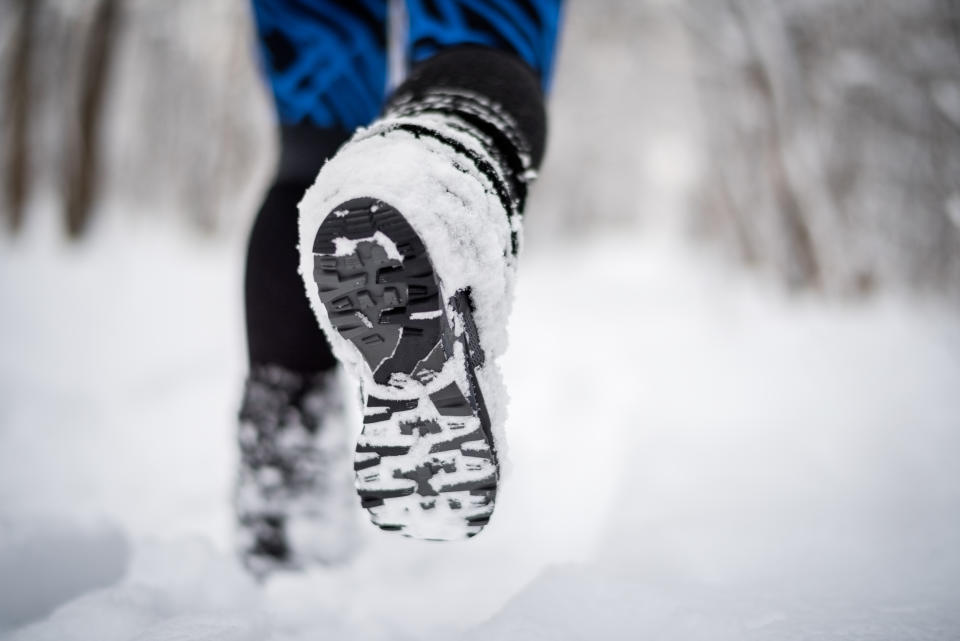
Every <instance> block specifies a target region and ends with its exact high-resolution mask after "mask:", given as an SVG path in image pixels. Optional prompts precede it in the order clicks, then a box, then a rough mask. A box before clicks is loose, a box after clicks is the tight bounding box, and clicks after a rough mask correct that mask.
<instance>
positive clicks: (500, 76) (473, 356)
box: [300, 1, 559, 539]
mask: <svg viewBox="0 0 960 641" xmlns="http://www.w3.org/2000/svg"><path fill="white" fill-rule="evenodd" d="M507 4H511V3H505V2H493V1H491V2H487V3H479V2H466V1H461V2H449V3H426V2H424V3H417V2H412V3H411V5H410V8H411V12H410V15H411V21H412V22H411V28H410V33H411V35H412V36H413V40H412V41H411V42H412V46H411V52H412V53H414V54H415V52H416V47H417V43H418V42H421V43H422V42H426V41H427V40H431V41H438V39H440V38H442V37H446V39H445V40H443V41H442V42H440V43H439V44H438V45H437V46H436V47H435V49H434V50H433V52H432V53H431V54H430V55H429V57H427V58H425V59H424V60H422V61H420V62H418V63H416V64H415V66H414V67H413V69H412V71H411V73H410V75H409V77H408V78H407V79H406V80H405V81H404V82H403V83H402V84H401V85H400V87H398V88H397V90H396V91H395V93H394V95H393V96H392V97H391V98H390V100H389V101H388V105H387V109H386V112H385V114H384V116H382V117H381V118H379V119H378V120H377V121H375V122H374V123H373V124H372V125H371V126H370V127H369V128H366V129H364V130H362V131H359V132H358V133H357V134H356V135H355V136H354V137H353V138H352V139H351V140H350V142H348V143H347V144H346V145H345V146H344V147H343V148H342V149H341V151H340V152H339V153H338V154H337V156H336V157H335V158H333V159H332V160H331V161H330V162H329V163H328V164H327V165H326V166H325V167H324V169H323V170H322V171H321V172H320V175H319V176H318V179H317V182H316V183H315V184H314V186H313V187H311V189H310V190H309V191H308V192H307V194H306V195H305V197H304V200H303V201H302V202H301V204H300V211H301V215H300V248H301V262H300V268H301V274H302V275H303V277H304V279H305V282H306V285H307V291H308V295H309V296H310V298H311V302H312V305H313V308H314V310H315V311H316V312H317V318H318V320H319V322H320V323H321V325H322V326H323V327H324V329H325V330H326V331H327V333H328V336H329V337H330V339H331V341H332V342H333V343H334V346H335V348H336V350H335V351H336V352H337V354H338V356H340V357H341V358H343V359H344V361H345V362H346V363H347V364H348V365H349V366H350V367H351V369H353V370H354V371H355V372H356V373H357V374H358V375H359V377H360V379H361V384H362V387H363V391H364V406H365V409H364V419H363V421H364V426H363V432H362V434H361V436H360V439H359V441H358V443H357V448H356V454H355V463H354V467H355V470H356V477H357V490H358V493H359V495H360V497H361V505H363V506H364V507H365V508H367V509H368V510H369V511H370V513H371V517H372V520H373V521H374V523H375V524H377V525H378V526H380V527H381V528H383V529H385V530H393V531H400V532H401V533H402V534H404V535H406V536H413V537H418V538H426V539H458V538H463V537H469V536H473V535H475V534H476V533H478V532H479V531H480V530H481V529H483V527H484V526H485V525H486V523H487V521H488V519H489V517H490V515H491V513H492V511H493V504H494V500H495V497H496V491H497V482H498V479H499V460H498V444H500V443H502V441H501V436H500V432H501V430H502V427H503V422H504V413H503V409H504V401H505V398H504V394H503V389H502V384H501V383H500V378H499V373H498V371H497V367H496V363H495V360H494V359H495V358H496V356H498V355H499V354H500V353H501V352H502V351H503V349H504V348H505V345H506V317H507V314H508V312H509V307H510V294H511V292H512V289H513V276H514V269H515V266H516V253H517V250H518V246H519V234H520V215H521V212H522V210H523V204H524V200H525V196H526V187H527V184H528V182H529V181H530V179H531V178H532V176H533V174H534V171H535V170H536V168H537V167H538V166H539V163H540V161H541V159H542V156H543V151H544V146H545V139H546V117H545V111H544V105H543V89H542V87H543V85H544V84H545V82H546V75H547V72H548V69H549V66H550V60H549V58H550V57H552V51H551V52H550V55H549V56H547V57H540V58H537V57H536V55H533V54H532V53H531V51H532V49H531V48H530V47H525V50H526V51H527V53H531V57H530V62H528V61H527V59H526V58H525V57H524V56H523V55H520V53H519V52H518V50H517V49H516V48H514V47H512V46H511V45H510V44H509V43H510V42H512V41H513V39H512V38H508V37H506V36H505V35H503V32H505V31H509V29H507V26H506V23H505V24H500V25H498V26H497V28H498V29H501V30H502V31H496V32H494V31H486V32H485V31H484V30H483V29H482V28H481V26H482V25H486V26H488V27H489V26H490V25H491V24H492V22H491V21H490V20H489V19H488V20H487V22H485V23H482V21H480V20H479V19H478V18H477V15H483V16H488V15H493V14H494V13H495V14H496V15H499V16H507V17H510V16H513V17H517V16H519V15H520V14H519V13H516V12H512V13H511V12H508V11H506V9H505V7H506V5H507ZM512 4H514V5H515V7H514V8H516V9H518V10H520V9H522V8H523V7H527V8H529V7H530V6H531V4H530V3H512ZM521 5H523V6H521ZM544 6H546V5H544ZM552 6H553V9H554V11H553V13H551V14H549V15H547V16H541V17H540V20H539V22H538V21H536V20H531V21H527V22H526V23H525V24H527V26H530V25H534V24H539V25H541V26H542V25H556V23H557V21H558V19H557V18H558V15H557V14H558V12H559V8H558V6H557V3H552ZM418 7H419V9H418ZM427 8H429V10H430V11H429V13H430V15H431V17H437V16H441V15H442V17H445V18H447V19H449V20H450V25H451V27H450V29H453V27H454V26H457V25H459V26H461V27H462V26H464V25H467V26H470V27H471V29H467V30H461V34H465V35H462V37H460V38H453V37H452V36H450V34H449V33H447V31H445V30H444V29H442V28H439V27H438V28H437V29H435V33H436V35H435V36H430V37H429V38H427V37H426V36H424V37H423V39H419V40H418V38H420V36H418V34H422V33H426V31H425V30H423V29H419V28H418V26H417V24H416V20H417V19H418V16H420V15H421V14H420V13H418V11H420V10H422V11H424V12H426V11H427ZM440 10H442V14H441V11H440ZM458 11H459V12H460V13H457V12H458ZM422 15H426V14H422ZM550 16H552V19H548V18H550ZM509 24H512V25H513V27H514V29H513V31H512V32H515V33H518V32H520V28H521V25H519V24H514V23H509ZM431 33H433V32H431ZM444 34H446V36H444ZM478 34H480V35H478ZM498 34H499V35H498ZM498 38H499V39H498ZM543 39H544V40H549V41H550V42H553V40H554V39H555V36H554V35H551V36H550V38H543ZM532 41H539V40H537V38H533V39H532ZM505 43H506V44H505ZM433 44H436V42H434V43H433ZM431 46H433V45H431Z"/></svg>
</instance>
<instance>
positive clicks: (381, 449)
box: [313, 198, 499, 540]
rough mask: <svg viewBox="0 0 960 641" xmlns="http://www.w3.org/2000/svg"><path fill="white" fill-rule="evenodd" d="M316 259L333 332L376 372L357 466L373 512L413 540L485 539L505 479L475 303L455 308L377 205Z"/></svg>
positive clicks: (325, 226) (342, 221) (391, 216)
mask: <svg viewBox="0 0 960 641" xmlns="http://www.w3.org/2000/svg"><path fill="white" fill-rule="evenodd" d="M313 254H314V268H313V277H314V282H315V284H316V286H317V289H318V292H319V295H320V301H321V302H322V303H323V305H324V307H325V308H326V310H327V314H328V315H329V318H330V322H331V324H332V325H333V327H334V328H335V329H336V331H337V332H339V333H340V335H341V336H343V337H344V338H345V339H347V340H349V341H350V342H351V343H353V345H355V346H356V348H357V349H358V350H359V352H360V354H361V355H362V357H363V359H364V361H365V362H366V364H367V367H368V368H369V376H368V377H365V378H366V382H365V388H366V389H364V395H365V399H364V405H365V409H364V419H363V431H362V432H361V434H360V438H359V440H358V443H357V448H356V455H355V461H354V469H355V471H356V486H357V493H358V494H359V495H360V503H361V505H362V506H363V507H364V508H366V509H367V510H369V512H370V515H371V520H372V521H373V522H374V523H375V524H376V525H378V526H379V527H380V528H382V529H384V530H391V531H398V532H399V533H401V534H403V535H404V536H410V537H414V538H421V539H435V540H451V539H463V538H467V537H471V536H473V535H475V534H477V533H478V532H479V531H480V530H482V529H483V527H484V526H485V525H486V524H487V521H488V520H489V518H490V515H491V513H492V512H493V507H494V501H495V498H496V492H497V480H498V478H499V470H498V465H497V457H496V451H495V450H494V443H493V438H492V436H491V433H490V420H489V416H488V414H487V411H486V407H485V405H484V403H483V397H482V394H481V392H480V388H479V385H478V384H477V379H476V374H475V369H476V368H477V367H479V366H480V365H482V363H483V351H482V350H481V349H480V347H479V345H478V344H477V332H476V326H475V325H474V323H473V316H472V310H471V305H470V298H469V292H465V291H462V292H456V293H455V294H454V295H453V296H452V297H450V299H449V300H448V301H447V303H448V305H444V304H443V299H442V296H443V293H442V291H441V288H440V283H439V281H438V279H437V277H436V275H435V273H434V271H433V265H432V264H431V262H430V257H429V255H428V253H427V250H426V248H425V247H424V245H423V242H422V241H421V240H420V237H419V236H418V235H417V234H416V232H415V231H414V230H413V228H412V227H411V226H410V224H409V223H408V222H407V220H406V219H405V218H404V217H403V215H402V214H400V212H398V211H397V210H396V209H394V208H393V207H391V206H389V205H387V204H386V203H383V202H381V201H378V200H374V199H371V198H359V199H355V200H351V201H348V202H346V203H343V204H342V205H340V206H339V207H337V208H335V209H334V210H333V211H332V212H331V213H330V214H329V215H327V217H326V218H325V219H324V221H323V223H322V224H321V225H320V229H319V230H318V231H317V235H316V239H315V242H314V246H313ZM448 307H449V309H448ZM450 310H452V313H451V311H450ZM455 328H457V329H456V330H455ZM371 381H372V383H371Z"/></svg>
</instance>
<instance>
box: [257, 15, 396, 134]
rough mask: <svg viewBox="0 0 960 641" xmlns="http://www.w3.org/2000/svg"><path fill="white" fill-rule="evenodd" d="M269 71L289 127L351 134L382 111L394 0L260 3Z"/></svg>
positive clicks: (259, 29)
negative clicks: (389, 0)
mask: <svg viewBox="0 0 960 641" xmlns="http://www.w3.org/2000/svg"><path fill="white" fill-rule="evenodd" d="M253 9H254V18H255V21H256V26H257V34H258V36H259V42H260V50H261V55H262V58H263V65H264V67H265V71H266V75H267V77H268V79H269V82H270V87H271V89H272V91H273V96H274V101H275V103H276V108H277V114H278V116H279V120H280V123H281V124H283V125H296V124H303V123H306V124H311V125H315V126H317V127H320V128H337V129H343V130H345V131H348V132H349V131H352V130H353V129H355V128H356V127H358V126H362V125H366V124H369V123H370V122H371V121H372V120H373V119H374V118H376V116H377V115H378V114H379V113H380V109H381V107H382V105H383V101H384V100H385V98H386V95H385V94H386V84H387V60H386V44H387V25H386V22H387V0H253Z"/></svg>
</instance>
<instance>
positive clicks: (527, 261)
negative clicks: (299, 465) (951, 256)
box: [0, 216, 960, 641]
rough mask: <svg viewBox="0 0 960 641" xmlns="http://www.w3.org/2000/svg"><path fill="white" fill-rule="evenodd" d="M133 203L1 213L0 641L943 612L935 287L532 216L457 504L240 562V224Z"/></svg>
mask: <svg viewBox="0 0 960 641" xmlns="http://www.w3.org/2000/svg"><path fill="white" fill-rule="evenodd" d="M35 218H36V217H35ZM160 220H162V219H160V218H158V219H150V220H146V219H140V220H139V222H138V221H137V220H136V219H130V218H120V217H118V216H114V217H108V218H107V222H106V223H104V224H101V225H100V226H99V228H97V229H96V230H95V231H94V234H93V235H92V237H91V238H90V239H89V242H86V243H84V244H81V245H77V246H71V247H64V246H62V245H61V244H60V243H58V242H55V241H54V240H52V238H53V237H54V236H55V234H54V232H53V230H51V229H50V228H49V226H48V225H47V224H46V223H43V222H42V221H43V219H42V218H36V220H35V222H34V224H33V225H32V227H31V228H30V229H29V230H28V232H29V233H28V235H27V237H26V238H21V239H20V241H19V242H17V243H12V242H11V241H10V240H9V238H3V239H0V309H2V313H0V637H3V638H5V639H10V640H11V641H12V640H16V641H27V640H31V641H33V640H40V639H44V640H46V639H50V640H56V641H68V640H70V639H91V640H92V639H95V640H97V641H111V640H114V639H116V640H134V639H136V640H138V641H146V640H152V641H173V640H178V641H179V640H188V639H189V640H201V639H202V640H218V641H240V640H244V639H251V640H252V639H258V640H259V639H271V640H277V641H279V640H284V641H287V640H295V639H317V638H331V639H451V638H453V639H551V640H552V639H710V640H711V641H716V640H717V639H775V640H781V639H783V640H787V639H878V640H879V639H944V640H946V639H956V638H958V637H960V468H958V466H957V455H958V453H960V322H958V320H957V317H956V316H955V315H953V314H952V313H951V312H949V311H947V310H945V309H941V308H939V307H938V306H937V305H936V304H934V303H930V302H923V301H919V300H896V299H880V300H873V301H869V302H862V303H857V304H846V305H839V304H833V303H824V302H821V301H818V300H815V299H805V298H793V299H789V298H787V297H785V296H784V295H782V294H781V293H779V292H778V290H777V289H776V288H773V287H771V286H769V285H768V284H767V283H764V282H762V281H761V280H758V279H756V278H754V277H751V276H748V275H744V274H742V273H740V272H736V271H733V270H730V269H728V268H726V267H724V266H723V265H722V264H720V263H719V262H716V261H714V260H713V259H711V258H710V257H705V256H703V255H702V250H695V249H693V248H690V247H688V246H686V245H683V244H680V243H679V242H677V241H675V240H671V239H672V238H673V236H671V235H670V234H669V233H664V234H657V233H647V234H641V233H639V232H621V233H619V234H618V235H617V236H616V237H613V236H595V237H592V238H590V239H588V240H586V241H584V242H582V243H579V244H578V245H576V246H573V245H570V244H566V243H567V242H569V241H556V242H555V241H552V240H540V241H537V239H536V238H533V239H532V240H533V242H531V246H530V249H529V251H528V252H527V253H526V254H525V255H524V256H523V260H522V264H521V275H520V282H519V287H518V300H517V303H516V306H515V310H514V316H513V318H512V321H511V347H510V350H509V352H508V354H507V356H506V357H505V359H504V361H503V366H504V371H505V376H506V379H507V383H508V385H509V388H510V391H511V397H512V399H511V406H510V409H511V414H510V419H509V422H508V426H507V428H508V434H509V437H510V441H511V443H510V445H511V448H510V453H511V459H512V462H513V466H512V472H511V474H510V476H509V478H508V480H507V481H506V483H505V485H504V486H503V488H502V490H501V497H500V499H499V500H498V509H497V513H496V516H495V518H494V520H493V521H492V522H491V524H490V526H489V527H488V528H487V530H485V532H484V533H483V534H482V535H481V536H480V537H478V538H477V539H473V540H471V541H469V542H465V543H447V544H434V543H423V542H415V541H409V540H405V539H400V538H397V537H395V536H391V535H389V534H386V533H383V532H380V531H379V530H375V529H374V528H372V527H365V528H363V530H362V531H364V532H365V533H366V539H365V541H364V545H363V547H362V550H361V551H360V553H359V554H358V556H357V557H356V558H355V559H354V561H353V562H352V563H349V564H347V565H344V566H341V567H334V568H325V567H320V568H316V569H315V570H313V571H311V572H308V573H306V574H301V575H288V576H280V577H276V578H274V579H273V580H271V581H269V582H268V583H267V584H265V585H263V586H258V585H257V584H256V583H254V582H253V581H252V580H251V579H249V578H248V577H247V576H246V575H245V574H244V572H243V571H242V570H241V569H240V568H239V566H238V564H237V563H236V562H235V560H234V559H233V557H232V555H231V553H230V519H231V517H230V510H229V503H228V495H229V491H230V483H231V478H232V473H233V471H232V470H233V465H234V461H235V452H234V446H233V427H234V426H233V417H234V412H235V408H236V406H237V402H238V398H239V390H240V383H241V381H242V376H243V337H242V329H243V327H242V316H241V314H240V309H241V307H240V305H241V298H240V289H241V287H240V285H241V282H240V274H241V266H242V258H243V242H242V240H243V239H242V238H240V237H238V236H233V237H224V238H221V239H218V240H209V239H207V240H204V239H201V238H198V237H197V236H196V235H192V234H187V233H186V232H184V231H183V230H182V229H180V228H179V227H177V226H176V225H175V224H172V223H171V224H167V223H163V222H159V221H160ZM37 221H40V222H37ZM47 222H49V221H47ZM357 518H358V519H363V518H364V517H363V516H362V514H361V511H360V509H359V507H358V509H357Z"/></svg>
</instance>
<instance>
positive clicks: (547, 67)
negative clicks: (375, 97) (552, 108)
mask: <svg viewBox="0 0 960 641" xmlns="http://www.w3.org/2000/svg"><path fill="white" fill-rule="evenodd" d="M562 4H563V2H562V0H407V12H408V14H409V16H410V31H409V41H408V57H409V59H410V61H411V62H412V63H417V62H420V61H422V60H426V59H427V58H429V57H430V56H432V55H434V54H435V53H437V52H439V51H441V50H443V49H447V48H450V47H455V46H457V45H465V44H476V45H484V46H489V47H494V48H497V49H501V50H504V51H508V52H512V53H515V54H517V55H518V56H520V58H522V59H523V60H524V61H525V62H526V63H527V64H529V65H530V66H531V67H532V68H533V70H534V71H536V72H537V74H538V75H539V77H540V82H541V85H542V86H543V88H544V89H545V90H546V89H547V88H548V87H549V84H550V77H551V74H552V71H553V59H554V52H555V50H556V46H557V35H558V32H559V29H560V19H561V15H560V14H561V5H562Z"/></svg>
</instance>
